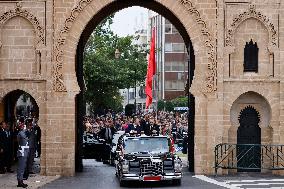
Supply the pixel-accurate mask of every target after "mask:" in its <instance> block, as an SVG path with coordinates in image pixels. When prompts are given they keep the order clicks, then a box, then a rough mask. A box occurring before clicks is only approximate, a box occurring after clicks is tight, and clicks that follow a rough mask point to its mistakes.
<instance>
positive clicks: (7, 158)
mask: <svg viewBox="0 0 284 189" xmlns="http://www.w3.org/2000/svg"><path fill="white" fill-rule="evenodd" d="M0 132H1V134H0V137H1V139H0V140H1V141H3V144H2V145H3V155H4V158H3V162H4V167H5V168H6V172H9V173H13V171H12V170H11V166H12V160H13V143H12V134H11V131H10V128H9V125H8V124H7V122H5V121H3V122H1V130H0Z"/></svg>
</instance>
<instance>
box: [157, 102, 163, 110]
mask: <svg viewBox="0 0 284 189" xmlns="http://www.w3.org/2000/svg"><path fill="white" fill-rule="evenodd" d="M164 108H165V102H164V101H163V100H159V101H158V103H157V109H158V110H159V111H160V110H164Z"/></svg>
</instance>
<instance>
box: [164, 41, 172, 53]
mask: <svg viewBox="0 0 284 189" xmlns="http://www.w3.org/2000/svg"><path fill="white" fill-rule="evenodd" d="M165 51H166V52H172V44H171V43H165Z"/></svg>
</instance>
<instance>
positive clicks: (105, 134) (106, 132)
mask: <svg viewBox="0 0 284 189" xmlns="http://www.w3.org/2000/svg"><path fill="white" fill-rule="evenodd" d="M115 132H116V130H115V128H114V124H113V120H112V119H108V120H106V122H105V127H104V128H102V129H101V131H100V132H99V136H100V138H102V139H104V140H105V147H104V151H103V157H102V158H103V163H108V161H109V160H110V159H109V157H110V151H111V148H112V139H113V135H114V133H115Z"/></svg>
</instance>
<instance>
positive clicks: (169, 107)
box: [165, 101, 174, 111]
mask: <svg viewBox="0 0 284 189" xmlns="http://www.w3.org/2000/svg"><path fill="white" fill-rule="evenodd" d="M165 109H166V111H173V110H174V105H173V103H172V102H171V101H166V103H165Z"/></svg>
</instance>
